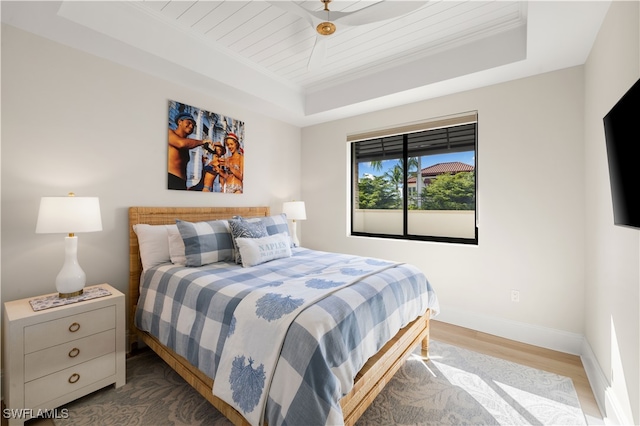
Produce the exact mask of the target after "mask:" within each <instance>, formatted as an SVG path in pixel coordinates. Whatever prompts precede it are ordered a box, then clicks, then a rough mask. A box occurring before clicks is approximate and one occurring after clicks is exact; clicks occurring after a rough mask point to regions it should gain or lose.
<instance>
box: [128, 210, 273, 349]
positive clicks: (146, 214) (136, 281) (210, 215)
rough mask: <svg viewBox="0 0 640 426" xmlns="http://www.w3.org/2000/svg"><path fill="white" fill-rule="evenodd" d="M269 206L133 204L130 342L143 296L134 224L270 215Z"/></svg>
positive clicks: (130, 213) (130, 257)
mask: <svg viewBox="0 0 640 426" xmlns="http://www.w3.org/2000/svg"><path fill="white" fill-rule="evenodd" d="M269 214H270V213H269V207H129V345H130V347H133V345H134V344H135V343H136V341H137V331H136V328H135V326H134V321H133V320H134V316H135V312H136V306H137V305H138V297H139V296H140V274H141V273H142V263H141V262H140V248H139V246H138V237H137V236H136V233H135V232H134V231H133V225H136V224H138V223H146V224H149V225H168V224H174V223H176V219H182V220H186V221H189V222H200V221H204V220H215V219H230V218H232V217H233V216H242V217H266V216H269Z"/></svg>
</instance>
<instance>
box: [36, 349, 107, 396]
mask: <svg viewBox="0 0 640 426" xmlns="http://www.w3.org/2000/svg"><path fill="white" fill-rule="evenodd" d="M115 373H116V354H115V352H113V353H110V354H107V355H103V356H101V357H99V358H96V359H92V360H91V361H87V362H85V363H83V364H79V365H76V366H73V367H71V368H67V369H64V370H62V371H59V372H57V373H53V374H50V375H48V376H45V377H42V378H40V379H37V380H32V381H30V382H27V383H25V384H24V402H25V406H26V407H32V408H52V407H44V406H43V404H45V403H46V402H47V401H52V400H54V399H56V398H58V397H60V396H63V395H66V394H68V393H70V392H73V391H75V390H77V389H81V388H83V387H85V386H88V385H90V384H92V383H95V382H97V381H99V380H102V379H104V378H107V377H109V376H111V375H114V374H115Z"/></svg>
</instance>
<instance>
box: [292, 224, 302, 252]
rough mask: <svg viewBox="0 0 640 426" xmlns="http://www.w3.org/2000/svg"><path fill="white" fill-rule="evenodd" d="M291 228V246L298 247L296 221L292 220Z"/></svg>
mask: <svg viewBox="0 0 640 426" xmlns="http://www.w3.org/2000/svg"><path fill="white" fill-rule="evenodd" d="M292 222H293V223H292V225H293V226H292V227H291V241H292V242H293V246H294V247H300V240H298V234H297V232H296V230H297V229H296V228H297V227H298V226H297V225H296V221H295V220H292Z"/></svg>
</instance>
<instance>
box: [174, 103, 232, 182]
mask: <svg viewBox="0 0 640 426" xmlns="http://www.w3.org/2000/svg"><path fill="white" fill-rule="evenodd" d="M167 172H168V181H167V188H168V189H174V190H182V191H201V192H225V193H230V194H242V192H243V188H244V122H243V121H240V120H236V119H234V118H231V117H226V116H223V115H220V114H217V113H213V112H209V111H205V110H202V109H200V108H196V107H193V106H190V105H185V104H182V103H179V102H176V101H169V135H168V154H167Z"/></svg>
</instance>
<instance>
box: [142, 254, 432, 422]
mask: <svg viewBox="0 0 640 426" xmlns="http://www.w3.org/2000/svg"><path fill="white" fill-rule="evenodd" d="M357 258H358V257H356V256H351V255H344V254H336V253H327V252H321V251H314V250H308V249H303V248H298V249H294V255H293V256H292V257H290V258H285V259H278V260H274V261H271V262H267V263H264V264H261V265H258V266H254V267H251V268H242V267H241V266H239V265H235V264H231V263H215V264H212V265H208V266H204V267H199V268H187V267H180V266H175V265H170V264H165V265H160V266H157V267H154V268H151V269H149V270H147V271H146V272H145V273H144V275H143V277H142V280H141V289H140V299H139V302H138V311H137V312H136V326H137V327H138V328H139V329H141V330H144V331H147V332H149V333H150V334H152V335H154V336H155V337H157V338H158V339H159V340H160V341H161V342H162V343H163V344H164V345H166V346H168V347H169V348H171V349H173V350H174V351H175V352H177V353H178V354H180V355H182V356H184V357H185V358H186V359H188V360H189V362H191V363H192V364H193V365H195V366H197V367H198V368H199V369H200V370H201V371H202V372H204V373H205V374H206V375H207V376H209V377H213V378H215V375H216V371H217V369H218V366H219V364H220V359H221V358H220V357H221V354H222V348H223V345H224V343H225V341H226V339H227V336H228V334H229V332H230V330H231V331H233V327H234V325H235V320H234V319H233V316H234V312H235V310H236V307H237V306H238V305H239V304H240V301H241V300H242V299H243V298H244V297H245V296H247V295H249V294H250V293H251V292H252V291H253V290H255V289H256V288H262V289H264V288H269V287H273V286H278V285H281V284H282V283H283V282H287V281H291V280H300V278H302V277H304V276H308V275H310V274H311V275H314V274H318V273H320V272H321V271H322V270H324V269H327V268H331V267H335V266H336V265H340V264H343V263H345V262H347V263H348V262H352V261H354V260H355V259H357ZM360 259H361V258H360ZM374 260H375V259H374ZM427 308H431V309H432V315H435V314H437V312H438V310H439V306H438V301H437V298H436V296H435V293H434V292H433V289H432V288H431V286H430V284H429V283H428V281H427V280H426V278H425V276H424V275H423V274H422V272H421V271H420V270H418V269H417V268H416V267H414V266H411V265H406V264H398V265H394V266H393V267H390V268H385V269H383V270H381V271H380V272H378V273H375V274H372V275H367V276H366V277H363V278H362V279H359V280H357V281H355V282H354V283H353V284H351V285H349V286H347V287H345V288H341V289H339V290H337V291H335V292H333V293H331V294H329V295H328V296H326V297H324V298H322V299H320V300H319V301H317V302H316V303H314V304H312V305H310V306H308V307H306V308H305V309H304V310H303V311H302V312H301V313H300V314H299V315H297V317H296V318H295V320H294V321H293V323H292V324H291V326H290V327H289V329H288V332H287V334H286V337H285V338H284V341H283V343H282V350H281V353H280V356H279V359H278V362H277V364H276V367H275V372H274V373H273V375H272V381H271V383H270V384H268V386H269V393H268V397H267V402H266V412H265V418H266V420H267V421H268V423H269V424H271V425H276V424H340V423H341V422H342V412H341V408H340V398H342V396H344V395H345V394H347V393H348V392H349V391H350V390H351V387H352V386H353V380H354V378H355V375H356V374H357V372H358V371H359V370H360V369H361V368H362V366H363V365H364V363H365V362H366V361H367V359H368V358H369V357H371V356H372V355H373V354H375V353H376V352H378V351H379V350H380V348H382V346H384V344H385V343H386V342H387V341H388V340H389V339H390V338H392V337H393V336H394V335H395V334H396V333H397V332H398V330H400V329H401V328H402V327H404V326H405V325H407V324H408V323H409V322H411V321H413V320H414V319H415V318H417V317H418V316H420V315H422V314H424V313H425V311H426V309H427Z"/></svg>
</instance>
